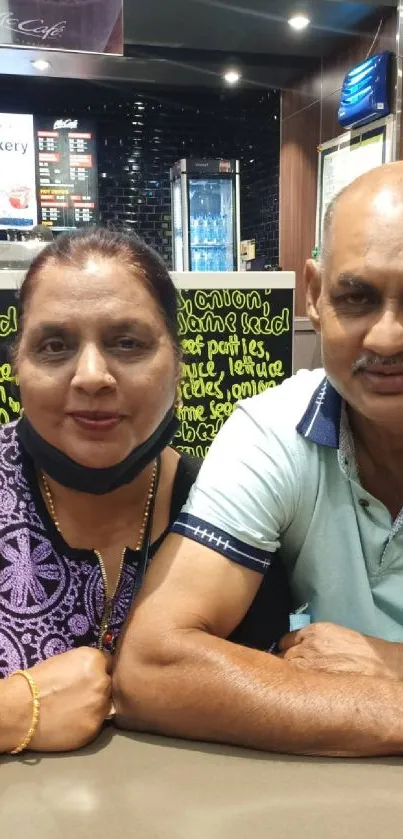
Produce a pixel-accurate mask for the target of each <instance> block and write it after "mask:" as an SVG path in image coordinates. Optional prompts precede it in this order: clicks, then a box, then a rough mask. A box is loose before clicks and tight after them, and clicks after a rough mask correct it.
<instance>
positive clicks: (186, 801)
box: [0, 727, 403, 839]
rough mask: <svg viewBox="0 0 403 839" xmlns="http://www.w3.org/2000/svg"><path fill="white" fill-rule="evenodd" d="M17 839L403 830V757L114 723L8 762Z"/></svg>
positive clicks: (10, 812) (251, 838)
mask: <svg viewBox="0 0 403 839" xmlns="http://www.w3.org/2000/svg"><path fill="white" fill-rule="evenodd" d="M0 764H1V768H0V773H1V787H0V790H1V791H0V814H1V815H0V818H1V836H4V837H8V839H89V837H94V839H115V837H119V839H126V837H136V839H271V837H272V839H285V838H286V837H287V839H288V837H293V839H294V837H298V839H312V837H315V839H316V837H318V839H361V837H363V839H364V837H365V839H380V837H381V836H386V837H388V839H401V836H402V830H403V759H399V758H380V759H374V760H372V759H366V760H351V759H350V760H342V759H337V758H334V759H320V758H294V757H288V756H280V755H267V754H264V753H260V752H253V751H249V750H243V749H235V748H230V747H226V746H216V745H210V744H204V743H203V744H199V743H188V742H186V741H180V740H169V739H164V738H159V737H151V736H148V735H147V736H146V735H137V734H127V733H124V732H122V733H120V732H116V731H115V730H114V729H113V728H112V727H111V728H107V729H105V730H104V731H103V732H102V734H101V735H100V737H99V738H98V739H97V741H96V742H95V743H94V744H92V745H91V746H89V747H88V748H86V749H84V750H82V751H80V752H76V753H72V754H69V755H34V754H27V756H26V757H25V759H23V757H20V758H16V757H14V758H13V757H4V758H2V759H0Z"/></svg>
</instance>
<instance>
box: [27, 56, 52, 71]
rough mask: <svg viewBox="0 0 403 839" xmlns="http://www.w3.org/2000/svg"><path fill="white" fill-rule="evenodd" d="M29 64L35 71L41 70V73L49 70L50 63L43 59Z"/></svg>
mask: <svg viewBox="0 0 403 839" xmlns="http://www.w3.org/2000/svg"><path fill="white" fill-rule="evenodd" d="M31 64H32V66H33V67H34V68H35V70H41V71H42V72H44V71H45V70H49V67H50V62H49V61H45V59H44V58H37V59H36V61H31Z"/></svg>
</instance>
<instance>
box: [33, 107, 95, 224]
mask: <svg viewBox="0 0 403 839" xmlns="http://www.w3.org/2000/svg"><path fill="white" fill-rule="evenodd" d="M34 125H35V152H36V154H35V158H36V182H37V199H38V221H39V223H40V224H44V225H47V226H48V227H51V228H53V229H54V230H68V229H71V228H74V227H83V226H85V225H89V224H96V223H97V221H98V172H97V156H96V137H95V130H94V125H93V123H91V122H90V121H88V120H85V119H54V118H53V119H52V118H49V117H35V121H34Z"/></svg>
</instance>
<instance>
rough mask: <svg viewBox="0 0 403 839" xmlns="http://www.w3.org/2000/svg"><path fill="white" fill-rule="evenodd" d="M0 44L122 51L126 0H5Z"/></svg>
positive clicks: (1, 9)
mask: <svg viewBox="0 0 403 839" xmlns="http://www.w3.org/2000/svg"><path fill="white" fill-rule="evenodd" d="M0 44H1V45H2V46H13V47H37V48H42V49H56V50H71V51H74V52H97V53H114V54H118V55H120V54H123V0H5V2H0Z"/></svg>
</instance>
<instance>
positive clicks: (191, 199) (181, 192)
mask: <svg viewBox="0 0 403 839" xmlns="http://www.w3.org/2000/svg"><path fill="white" fill-rule="evenodd" d="M171 206H172V249H173V267H174V270H175V271H238V270H239V268H240V238H241V236H240V211H239V160H191V159H186V160H185V159H183V160H179V161H178V163H176V164H175V166H173V167H172V169H171Z"/></svg>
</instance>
